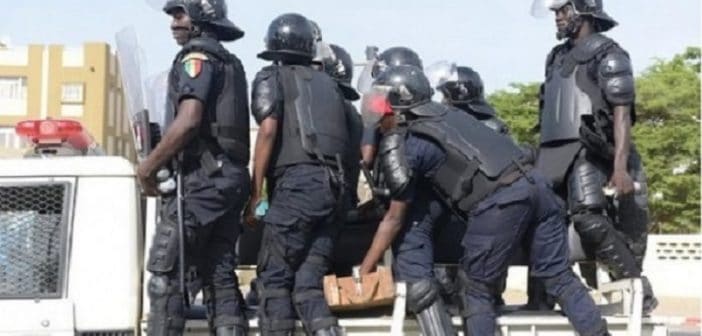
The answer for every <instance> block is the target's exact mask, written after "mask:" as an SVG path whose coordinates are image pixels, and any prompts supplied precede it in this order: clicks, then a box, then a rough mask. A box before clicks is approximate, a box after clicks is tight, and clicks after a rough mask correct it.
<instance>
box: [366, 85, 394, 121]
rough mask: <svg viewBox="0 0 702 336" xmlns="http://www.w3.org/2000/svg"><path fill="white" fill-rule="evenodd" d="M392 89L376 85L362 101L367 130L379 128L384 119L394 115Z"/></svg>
mask: <svg viewBox="0 0 702 336" xmlns="http://www.w3.org/2000/svg"><path fill="white" fill-rule="evenodd" d="M391 89H392V87H390V86H385V85H374V86H373V87H372V88H371V89H370V91H369V92H367V93H365V94H364V95H363V99H362V100H361V117H362V118H363V125H364V126H365V127H367V128H369V127H375V126H377V125H378V124H379V123H380V121H381V120H382V119H383V117H385V116H388V115H392V105H391V104H390V92H391Z"/></svg>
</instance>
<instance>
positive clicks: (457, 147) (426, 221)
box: [364, 66, 607, 335]
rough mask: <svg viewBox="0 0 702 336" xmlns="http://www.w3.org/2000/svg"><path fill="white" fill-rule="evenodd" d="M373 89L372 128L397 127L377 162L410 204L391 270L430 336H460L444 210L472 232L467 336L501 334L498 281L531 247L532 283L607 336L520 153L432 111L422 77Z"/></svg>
mask: <svg viewBox="0 0 702 336" xmlns="http://www.w3.org/2000/svg"><path fill="white" fill-rule="evenodd" d="M374 85H375V86H376V92H374V96H373V99H376V100H377V101H379V102H380V103H375V104H366V105H364V118H365V120H367V123H368V124H373V123H377V122H378V120H379V119H380V118H387V117H392V118H395V121H396V125H397V126H396V127H394V129H392V130H391V131H389V132H388V133H386V134H384V136H383V139H382V141H381V142H380V145H379V151H378V152H379V153H380V154H379V158H378V161H379V165H380V169H381V171H383V173H384V175H385V178H386V180H385V181H386V184H387V186H388V188H389V190H390V193H391V197H392V198H393V199H394V200H396V201H401V202H404V203H406V204H407V203H409V204H407V209H408V210H407V212H408V213H407V214H406V218H405V220H404V222H405V226H404V227H403V230H401V231H400V233H399V235H398V237H397V239H396V240H395V241H394V245H393V247H394V252H395V253H396V255H395V262H394V264H393V270H394V271H395V275H396V277H397V278H399V279H403V280H405V281H407V287H408V289H407V302H408V308H409V309H410V310H411V311H412V312H414V313H415V314H416V316H417V319H418V321H419V325H420V327H421V329H422V332H423V333H424V334H428V335H446V334H453V330H452V329H453V328H452V326H451V323H450V321H449V319H448V316H446V313H445V310H444V308H443V303H442V300H441V299H440V297H439V290H438V285H437V284H436V281H435V280H434V277H433V271H432V267H431V266H432V263H433V253H432V252H433V248H432V232H433V230H434V228H433V226H434V225H437V226H438V225H439V223H438V222H437V219H438V218H440V216H441V215H442V213H443V212H445V210H444V207H446V208H448V209H450V210H451V211H452V212H453V213H454V214H456V215H457V216H458V217H460V218H461V219H462V220H463V221H464V223H466V222H467V223H469V225H468V226H467V229H466V231H465V234H464V235H463V237H462V239H461V240H460V244H461V245H462V247H463V248H464V254H463V256H462V258H461V261H460V271H459V276H460V287H461V290H460V296H461V310H462V311H461V313H462V315H463V317H464V334H467V335H492V334H494V333H495V317H496V312H495V301H494V299H495V294H496V292H497V289H498V288H497V285H498V282H499V279H500V278H501V277H502V276H503V274H505V273H506V270H507V267H508V266H509V261H510V259H511V255H512V254H513V252H514V250H515V249H516V248H517V247H518V246H519V245H521V242H522V240H523V238H527V241H528V242H529V244H530V246H531V260H530V261H531V264H532V266H533V269H532V274H533V275H534V276H536V277H539V278H541V279H542V280H543V281H544V283H545V284H546V287H547V290H548V292H549V293H550V294H551V295H552V296H554V297H556V298H557V299H558V302H559V303H560V305H561V306H562V307H563V309H564V311H565V312H566V314H567V315H568V317H569V319H570V321H571V323H572V324H573V326H574V327H575V329H576V330H577V331H578V332H579V333H580V334H581V335H605V334H606V332H607V326H606V322H605V321H604V320H603V319H602V317H601V314H600V312H599V311H598V309H597V307H596V306H595V303H594V301H593V300H592V298H590V297H589V296H588V294H587V290H586V288H585V287H584V286H583V285H582V284H581V283H580V282H579V281H578V279H577V277H575V275H574V274H573V272H572V271H571V269H570V265H569V264H568V250H567V249H568V245H567V240H566V231H565V223H564V222H565V214H564V213H563V210H562V208H561V204H560V203H559V201H558V198H557V197H556V195H555V194H554V193H553V192H551V191H550V190H549V189H548V184H547V183H546V181H545V179H544V178H543V177H542V176H541V175H540V174H538V173H537V172H535V171H534V170H533V169H532V168H531V162H530V158H528V157H525V155H524V154H523V152H522V149H521V148H520V147H519V146H517V145H516V144H515V143H514V141H512V139H510V138H509V137H506V136H503V135H501V134H498V133H496V132H494V130H492V129H490V128H489V127H486V126H485V125H484V124H482V123H481V122H479V121H478V120H476V119H475V118H473V117H471V116H470V115H468V114H466V113H461V112H456V111H455V109H454V108H452V107H449V106H446V105H442V104H438V103H435V102H432V101H431V93H432V90H431V87H430V85H429V81H428V79H426V77H425V76H424V75H423V74H422V72H421V70H419V69H417V68H415V67H411V66H398V67H391V68H389V69H388V70H386V72H385V73H383V74H382V75H381V76H380V77H379V78H378V79H377V80H376V82H375V83H374ZM378 97H380V98H378ZM382 97H387V98H385V99H386V101H380V99H382ZM387 105H390V106H392V115H389V114H388V112H387V110H388V109H387V108H385V106H387ZM376 106H377V107H376ZM378 107H379V108H378ZM379 116H382V117H379ZM408 224H409V225H408ZM456 243H457V244H458V243H459V240H458V239H456Z"/></svg>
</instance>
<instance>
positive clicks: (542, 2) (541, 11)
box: [531, 0, 570, 18]
mask: <svg viewBox="0 0 702 336" xmlns="http://www.w3.org/2000/svg"><path fill="white" fill-rule="evenodd" d="M568 3H570V0H534V2H532V4H531V16H533V17H536V18H545V17H548V16H549V15H550V14H552V13H553V11H555V10H558V9H560V8H561V7H563V6H565V5H567V4H568Z"/></svg>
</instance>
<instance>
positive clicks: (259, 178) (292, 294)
mask: <svg viewBox="0 0 702 336" xmlns="http://www.w3.org/2000/svg"><path fill="white" fill-rule="evenodd" d="M265 42H266V50H265V51H263V52H261V53H260V54H259V55H258V57H259V58H262V59H264V60H268V61H272V62H273V64H272V65H270V66H267V67H264V68H263V69H262V70H261V71H260V72H259V73H258V74H257V75H256V79H255V80H254V84H253V88H252V101H251V110H252V111H251V112H252V115H253V116H254V118H255V119H256V122H257V123H258V124H259V130H258V136H257V139H256V149H255V154H254V167H253V177H252V178H253V191H252V198H251V202H250V205H249V209H248V211H249V212H248V215H247V220H248V221H249V222H250V223H252V224H253V223H255V219H254V218H253V217H252V214H253V213H254V209H255V207H256V204H257V202H258V201H259V199H260V198H261V196H262V186H263V179H264V177H265V178H266V179H267V185H268V193H269V200H270V201H269V203H270V208H269V209H268V212H267V213H266V214H265V215H264V216H263V217H262V219H261V222H262V223H263V225H264V229H263V230H264V231H263V243H262V250H261V251H260V254H259V262H258V270H257V273H258V281H257V286H258V289H259V292H260V294H259V299H260V305H259V323H260V324H259V325H260V327H261V330H262V332H263V334H264V335H289V334H291V333H292V332H293V331H294V322H295V317H296V315H297V316H299V318H300V320H302V323H303V325H304V327H305V330H306V332H307V333H308V334H311V335H338V334H340V333H341V332H342V331H341V329H340V327H339V326H338V322H337V320H336V318H335V317H334V316H333V315H332V314H331V311H330V310H329V306H328V305H327V303H326V300H325V299H324V294H323V291H322V277H323V276H324V275H325V274H326V272H327V270H328V268H329V266H330V257H331V254H332V247H333V240H334V237H335V234H336V232H337V222H338V221H337V220H335V219H336V218H335V215H336V214H337V213H338V210H339V209H341V208H342V207H343V206H344V200H343V193H344V176H343V168H344V167H345V166H346V164H345V160H346V158H347V157H348V153H347V150H348V148H349V135H348V127H347V121H346V113H345V107H344V96H343V94H342V93H341V91H340V89H339V87H338V84H337V83H336V82H335V81H334V80H333V79H332V78H330V77H329V76H328V75H327V74H325V73H324V72H321V71H317V70H315V69H313V68H311V67H310V65H311V62H312V59H313V57H314V56H315V37H314V34H313V31H312V26H311V25H310V23H309V22H308V20H307V19H306V18H305V17H304V16H302V15H299V14H283V15H281V16H279V17H277V18H276V19H274V20H273V22H272V23H271V24H270V26H269V28H268V32H267V35H266V38H265Z"/></svg>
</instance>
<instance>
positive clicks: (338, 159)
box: [272, 65, 349, 168]
mask: <svg viewBox="0 0 702 336" xmlns="http://www.w3.org/2000/svg"><path fill="white" fill-rule="evenodd" d="M276 71H278V80H279V81H280V82H279V84H280V87H281V88H282V90H283V97H284V106H283V120H284V122H283V123H282V126H281V127H282V132H281V133H282V134H281V136H279V137H278V139H277V142H276V149H275V152H274V155H273V158H274V162H273V164H272V167H275V168H279V167H283V166H287V165H292V164H300V163H320V162H321V163H323V164H328V165H331V166H334V167H337V165H338V163H343V162H344V161H346V160H348V152H347V151H348V150H349V131H348V127H347V121H346V113H345V107H344V98H343V95H342V94H341V92H340V91H339V88H338V85H337V84H336V82H335V81H334V80H333V79H332V78H331V77H329V76H328V75H326V74H325V73H323V72H321V71H317V70H314V69H312V68H310V67H306V66H298V65H285V66H279V67H277V70H276Z"/></svg>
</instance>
